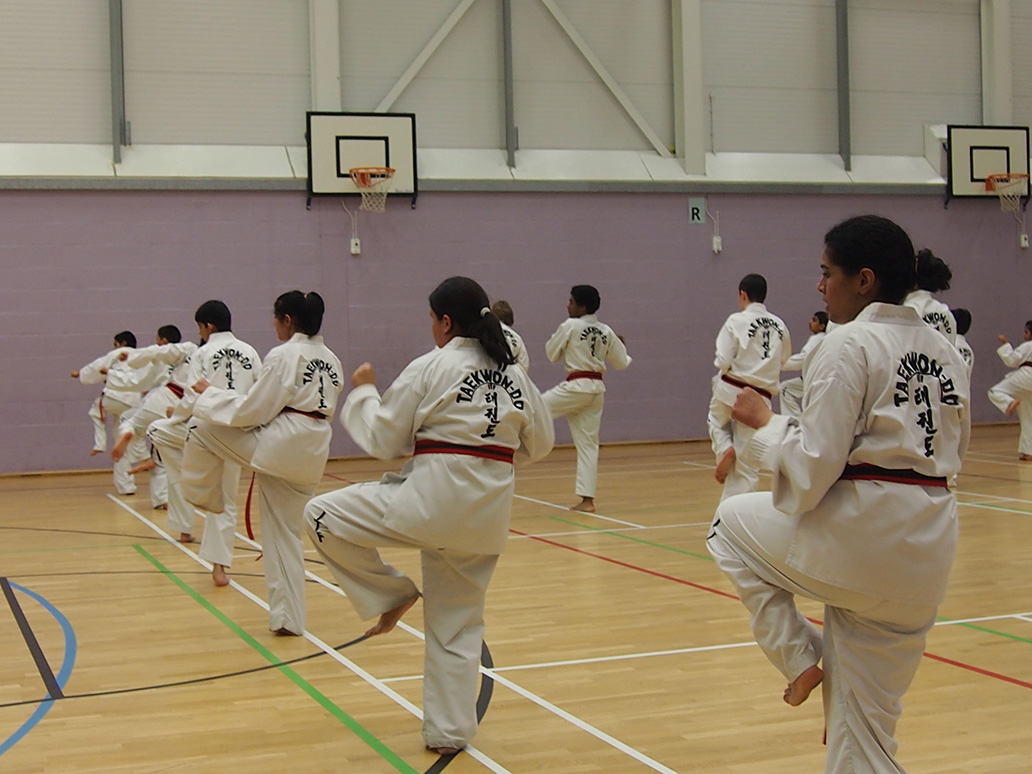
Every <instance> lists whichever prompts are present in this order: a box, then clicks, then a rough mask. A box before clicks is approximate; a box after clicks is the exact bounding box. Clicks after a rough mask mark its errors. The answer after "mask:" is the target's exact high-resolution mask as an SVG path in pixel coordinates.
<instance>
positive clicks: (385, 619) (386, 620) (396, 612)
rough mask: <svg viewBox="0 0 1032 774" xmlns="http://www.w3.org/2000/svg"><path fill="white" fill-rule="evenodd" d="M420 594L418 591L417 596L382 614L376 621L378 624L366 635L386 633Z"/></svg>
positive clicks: (396, 623) (414, 602)
mask: <svg viewBox="0 0 1032 774" xmlns="http://www.w3.org/2000/svg"><path fill="white" fill-rule="evenodd" d="M419 597H420V594H419V593H418V592H416V596H414V597H412V599H407V600H405V601H404V602H402V603H401V604H400V605H398V606H397V607H396V608H394V609H393V610H388V611H387V612H386V613H383V614H382V615H381V616H380V620H378V621H377V622H376V626H374V627H373V628H372V629H370V630H369V631H367V632H366V633H365V636H366V637H374V636H376V635H377V634H386V633H387V632H389V631H390V630H391V629H393V628H394V627H395V626H397V625H398V621H400V620H401V617H402V616H403V615H405V613H407V612H408V609H409V608H410V607H412V606H413V605H414V604H416V600H417V599H419Z"/></svg>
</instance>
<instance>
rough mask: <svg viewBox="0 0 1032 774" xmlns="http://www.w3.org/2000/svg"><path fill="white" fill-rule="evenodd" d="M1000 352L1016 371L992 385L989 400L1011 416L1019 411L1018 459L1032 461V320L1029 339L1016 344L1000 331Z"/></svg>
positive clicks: (1027, 323) (1026, 329) (1028, 323)
mask: <svg viewBox="0 0 1032 774" xmlns="http://www.w3.org/2000/svg"><path fill="white" fill-rule="evenodd" d="M996 354H998V355H999V356H1000V360H1002V361H1003V362H1004V363H1005V364H1006V365H1007V366H1009V367H1010V368H1013V369H1014V370H1013V371H1011V372H1010V373H1009V374H1007V375H1006V376H1005V377H1003V380H1002V381H1001V382H999V383H997V384H994V385H993V386H992V387H991V388H990V390H989V400H991V401H992V403H993V405H994V406H996V408H998V409H999V410H1000V411H1002V412H1003V413H1004V414H1006V415H1007V416H1008V417H1013V416H1014V414H1015V413H1017V415H1018V420H1019V421H1020V422H1021V437H1020V438H1019V440H1018V459H1019V460H1022V461H1024V462H1028V461H1029V460H1032V320H1029V321H1028V322H1026V323H1025V341H1024V342H1022V343H1021V344H1019V345H1018V346H1016V347H1012V346H1011V345H1010V342H1009V341H1007V337H1006V336H1004V335H1003V334H1000V347H999V348H998V349H997V350H996Z"/></svg>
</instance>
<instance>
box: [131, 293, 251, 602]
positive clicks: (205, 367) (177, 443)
mask: <svg viewBox="0 0 1032 774" xmlns="http://www.w3.org/2000/svg"><path fill="white" fill-rule="evenodd" d="M194 320H195V321H196V323H197V331H198V333H199V334H200V336H201V341H202V342H204V343H203V345H202V346H201V347H199V348H198V349H197V351H196V352H194V353H193V354H192V355H191V356H190V365H189V370H188V372H187V375H186V376H185V377H184V379H183V382H182V385H183V386H184V387H188V386H189V385H192V384H196V383H197V382H199V381H200V380H202V379H203V380H205V381H206V382H208V383H209V384H213V385H215V386H216V387H219V388H221V389H224V390H232V391H235V392H239V393H246V392H247V391H248V390H249V389H251V385H252V384H254V380H255V378H256V377H257V376H258V372H259V370H260V369H261V367H262V361H261V358H259V357H258V353H257V352H256V351H255V349H254V347H252V346H251V345H250V344H247V343H246V342H243V341H241V340H240V339H238V338H237V337H236V336H234V335H233V333H232V330H231V325H232V315H231V314H230V311H229V307H228V306H226V305H225V304H224V303H223V302H222V301H217V300H211V301H205V302H204V303H203V304H201V305H200V306H199V307H198V308H197V312H196V313H195V314H194ZM165 348H166V349H167V351H168V352H169V356H172V354H174V353H175V352H176V351H177V349H181V348H182V345H181V344H166V345H165ZM196 400H197V393H196V392H194V391H192V390H189V389H187V390H186V391H185V392H184V393H183V396H182V398H181V399H180V400H179V401H178V402H177V403H176V404H175V407H174V408H173V409H172V414H171V416H170V417H169V418H168V419H159V420H157V421H156V422H153V423H151V426H150V428H149V429H148V430H147V437H148V438H149V439H150V440H151V443H153V444H154V445H155V446H157V447H158V453H159V454H161V459H162V460H163V461H164V463H165V471H166V474H167V476H168V489H169V508H168V527H169V530H171V531H172V532H178V533H179V540H180V541H181V542H183V543H189V542H191V541H192V540H193V527H194V510H193V508H192V507H190V506H189V504H188V503H187V502H186V501H185V500H184V499H182V489H181V487H180V471H181V470H182V467H183V446H184V445H185V444H186V436H187V432H188V430H189V422H188V420H189V419H190V418H191V417H192V416H193V407H194V403H195V402H196ZM239 486H240V466H239V465H235V464H232V465H226V466H224V475H223V479H222V499H223V507H222V509H221V512H220V513H219V514H218V515H215V514H210V515H209V516H208V517H207V518H206V519H205V527H204V535H203V536H202V538H201V549H200V551H199V554H198V555H199V556H200V557H201V558H202V559H205V560H207V561H209V562H211V563H212V565H222V566H223V567H228V566H229V565H230V564H231V563H232V560H233V533H234V531H235V526H236V513H237V512H236V493H237V488H238V487H239ZM213 574H215V573H214V572H213ZM217 581H218V577H217V575H216V582H217Z"/></svg>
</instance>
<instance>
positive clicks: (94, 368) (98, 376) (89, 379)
mask: <svg viewBox="0 0 1032 774" xmlns="http://www.w3.org/2000/svg"><path fill="white" fill-rule="evenodd" d="M121 351H122V350H120V349H115V350H112V351H111V352H108V353H107V354H106V355H101V356H100V357H98V358H97V359H96V360H93V361H90V362H89V363H87V364H86V365H84V366H83V367H82V368H80V369H79V381H80V382H82V383H83V384H103V383H104V382H105V381H107V375H106V374H102V373H101V372H100V370H101V369H102V368H104V369H107V368H110V366H111V363H112V362H118V353H119V352H121Z"/></svg>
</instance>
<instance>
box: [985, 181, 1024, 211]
mask: <svg viewBox="0 0 1032 774" xmlns="http://www.w3.org/2000/svg"><path fill="white" fill-rule="evenodd" d="M1027 183H1028V175H1026V174H1022V173H1013V174H1006V175H989V177H987V178H986V179H985V188H986V190H987V191H995V192H996V195H997V196H999V197H1000V209H1001V210H1002V211H1003V212H1015V213H1016V212H1018V210H1019V209H1020V208H1021V197H1022V196H1023V195H1024V194H1025V185H1026V184H1027Z"/></svg>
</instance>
